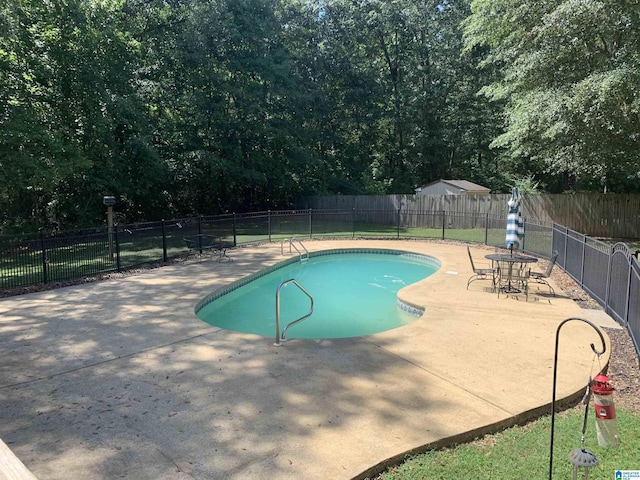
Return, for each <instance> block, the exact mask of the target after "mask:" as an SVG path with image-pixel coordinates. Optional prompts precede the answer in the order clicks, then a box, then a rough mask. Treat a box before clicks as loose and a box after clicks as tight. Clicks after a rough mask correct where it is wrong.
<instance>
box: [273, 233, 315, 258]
mask: <svg viewBox="0 0 640 480" xmlns="http://www.w3.org/2000/svg"><path fill="white" fill-rule="evenodd" d="M285 242H286V243H288V244H289V253H291V247H293V248H294V249H295V250H296V252H298V256H299V257H300V261H301V262H303V261H306V260H309V250H307V247H305V246H304V245H303V243H302V242H301V241H300V239H298V238H295V237H294V238H291V239H289V238H285V239H284V240H282V241H281V242H280V254H281V255H284V243H285ZM296 243H297V244H298V245H300V248H302V250H303V251H301V250H300V248H298V247H296Z"/></svg>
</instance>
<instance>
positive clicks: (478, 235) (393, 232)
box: [0, 209, 640, 353]
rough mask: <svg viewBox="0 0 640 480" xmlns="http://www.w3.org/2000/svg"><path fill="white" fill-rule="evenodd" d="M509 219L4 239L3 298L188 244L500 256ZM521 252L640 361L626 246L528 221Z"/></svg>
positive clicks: (200, 220) (296, 214)
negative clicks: (619, 333) (393, 248)
mask: <svg viewBox="0 0 640 480" xmlns="http://www.w3.org/2000/svg"><path fill="white" fill-rule="evenodd" d="M505 225H506V218H504V217H502V218H499V217H493V216H490V215H488V214H476V215H470V214H460V213H450V212H444V211H443V212H439V213H432V212H429V213H425V212H418V211H411V210H388V209H387V210H286V211H274V212H272V211H265V212H251V213H243V214H227V215H216V216H208V217H205V216H199V217H190V218H181V219H174V220H166V221H165V220H162V221H159V222H148V223H140V224H130V225H117V226H115V227H113V228H111V229H109V228H108V227H99V228H94V229H85V230H75V231H70V232H61V233H57V234H48V233H45V232H40V233H39V234H35V235H15V236H0V289H1V290H10V289H15V288H21V287H28V286H31V285H36V284H43V283H55V282H64V281H68V280H72V279H77V278H84V277H92V276H99V275H101V274H106V273H111V272H121V271H125V270H130V269H133V268H138V267H141V266H145V265H153V264H163V263H166V262H168V261H169V260H171V259H175V258H180V257H185V256H186V255H188V253H189V249H188V248H187V245H186V242H185V240H184V239H185V237H189V236H192V235H195V234H208V235H214V236H216V237H219V238H221V239H222V240H224V241H225V243H231V244H233V245H236V246H239V245H248V244H255V243H265V242H270V241H277V240H281V239H284V238H293V237H298V238H300V239H313V238H326V237H334V238H397V239H400V238H407V239H420V238H422V239H443V240H459V241H464V242H475V243H483V244H486V245H492V246H504V241H505ZM525 231H526V234H525V237H524V242H523V245H522V247H523V249H524V250H526V251H528V252H530V253H534V254H536V255H538V256H541V257H546V258H549V257H550V256H551V253H552V252H553V251H555V250H557V251H558V252H559V256H558V260H557V264H558V266H560V267H561V268H563V269H564V270H565V271H566V272H567V273H568V274H569V275H570V276H571V277H572V278H573V279H574V280H576V281H577V282H578V283H579V284H580V285H581V286H582V288H584V290H585V291H586V292H588V293H589V294H590V295H591V296H592V297H593V298H594V299H595V300H596V301H597V302H599V303H600V304H601V305H602V306H603V308H604V309H605V310H606V311H607V313H608V314H609V315H611V316H612V317H613V318H614V319H615V320H616V321H617V322H619V323H620V324H621V325H623V326H626V327H627V328H628V330H629V332H630V335H631V337H632V339H633V341H634V343H635V346H636V351H638V352H639V353H640V347H639V345H638V339H640V288H639V287H640V267H639V266H638V261H637V259H636V258H635V257H634V256H633V255H632V254H631V251H630V250H629V248H628V247H627V245H626V244H623V243H618V244H616V245H613V246H611V245H609V244H606V243H604V242H600V241H598V240H595V239H593V238H591V237H588V236H586V235H583V234H581V233H578V232H575V231H572V230H570V229H567V228H565V227H562V226H560V225H544V224H537V223H533V222H527V221H526V220H525Z"/></svg>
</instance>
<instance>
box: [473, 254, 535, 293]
mask: <svg viewBox="0 0 640 480" xmlns="http://www.w3.org/2000/svg"><path fill="white" fill-rule="evenodd" d="M485 258H486V259H487V260H491V262H498V264H500V263H506V264H507V265H508V267H507V268H506V270H507V275H506V278H505V279H504V286H501V284H502V283H503V281H502V274H500V278H499V279H498V288H499V289H501V290H502V291H503V292H505V293H520V289H519V288H518V287H517V286H516V285H515V284H514V282H513V271H514V270H513V265H514V264H516V263H517V264H519V267H518V268H517V270H518V271H519V270H520V269H522V267H523V265H526V264H527V263H535V262H537V261H538V259H537V258H536V257H528V256H526V255H520V254H518V253H516V254H511V253H491V254H489V255H485ZM499 271H500V272H501V273H502V272H503V271H504V269H499Z"/></svg>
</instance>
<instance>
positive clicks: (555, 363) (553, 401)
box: [549, 317, 607, 480]
mask: <svg viewBox="0 0 640 480" xmlns="http://www.w3.org/2000/svg"><path fill="white" fill-rule="evenodd" d="M571 320H579V321H581V322H584V323H587V324H589V325H591V326H592V327H593V329H594V330H595V331H596V332H597V333H598V335H599V336H600V341H601V342H602V350H598V349H597V348H596V346H595V345H594V344H593V343H592V344H591V350H593V353H595V354H596V355H598V356H600V355H602V354H603V353H604V352H606V351H607V345H606V344H605V342H604V337H603V336H602V332H601V331H600V329H599V328H598V327H596V326H595V325H594V324H593V323H591V322H590V321H589V320H585V319H584V318H580V317H571V318H567V319H565V320H563V321H562V322H561V323H560V325H558V329H557V330H556V350H555V355H554V358H553V395H552V397H551V445H550V447H549V480H552V477H553V427H554V420H555V413H556V379H557V376H558V340H559V339H560V329H561V328H562V326H563V325H564V324H565V323H567V322H570V321H571Z"/></svg>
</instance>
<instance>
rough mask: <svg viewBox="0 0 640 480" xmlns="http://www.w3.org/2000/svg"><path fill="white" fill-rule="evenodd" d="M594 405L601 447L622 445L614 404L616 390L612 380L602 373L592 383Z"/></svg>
mask: <svg viewBox="0 0 640 480" xmlns="http://www.w3.org/2000/svg"><path fill="white" fill-rule="evenodd" d="M591 391H592V392H593V403H594V405H595V409H596V432H597V434H598V445H600V446H601V447H617V446H618V445H619V444H620V437H619V434H618V423H617V422H616V407H615V405H614V403H613V392H614V391H615V388H613V386H612V385H611V379H610V378H609V377H607V376H606V375H604V374H602V373H600V374H598V375H597V376H596V377H595V378H594V379H593V381H592V384H591Z"/></svg>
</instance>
